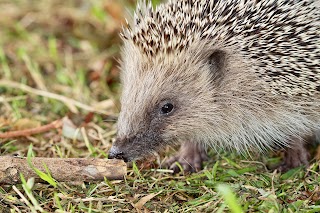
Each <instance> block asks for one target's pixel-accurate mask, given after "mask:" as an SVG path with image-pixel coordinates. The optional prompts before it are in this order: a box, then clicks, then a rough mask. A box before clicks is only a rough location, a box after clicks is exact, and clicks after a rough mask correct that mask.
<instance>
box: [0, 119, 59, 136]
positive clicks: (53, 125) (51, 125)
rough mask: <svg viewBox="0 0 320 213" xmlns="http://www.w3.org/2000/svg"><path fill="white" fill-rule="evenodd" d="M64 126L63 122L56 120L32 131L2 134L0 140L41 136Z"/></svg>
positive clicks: (25, 130)
mask: <svg viewBox="0 0 320 213" xmlns="http://www.w3.org/2000/svg"><path fill="white" fill-rule="evenodd" d="M61 126H62V120H61V119H59V120H55V121H53V122H51V123H49V124H47V125H44V126H40V127H35V128H31V129H24V130H17V131H9V132H3V133H1V132H0V138H15V137H22V136H30V135H34V134H39V133H42V132H47V131H49V130H50V129H58V128H60V127H61Z"/></svg>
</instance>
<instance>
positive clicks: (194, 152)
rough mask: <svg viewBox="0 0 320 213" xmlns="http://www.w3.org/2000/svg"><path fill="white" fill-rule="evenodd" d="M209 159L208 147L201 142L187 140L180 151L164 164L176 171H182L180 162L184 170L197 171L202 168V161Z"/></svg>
mask: <svg viewBox="0 0 320 213" xmlns="http://www.w3.org/2000/svg"><path fill="white" fill-rule="evenodd" d="M207 159H208V156H207V152H206V149H205V148H204V147H203V146H202V145H201V144H198V143H192V142H185V143H183V144H182V145H181V147H180V150H179V152H178V153H177V154H175V155H174V156H172V157H170V158H169V159H168V160H167V161H165V163H164V164H165V165H166V166H167V167H169V168H170V169H172V170H173V171H174V172H175V173H177V172H179V171H180V169H179V167H178V165H177V164H176V163H177V162H178V163H180V165H181V166H182V168H183V170H184V172H197V171H199V170H201V168H202V162H203V161H205V160H207Z"/></svg>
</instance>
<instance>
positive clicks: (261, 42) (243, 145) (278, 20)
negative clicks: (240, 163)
mask: <svg viewBox="0 0 320 213" xmlns="http://www.w3.org/2000/svg"><path fill="white" fill-rule="evenodd" d="M319 11H320V9H319V8H316V4H315V2H313V1H309V0H284V1H282V0H279V1H277V0H262V1H256V0H214V1H207V0H181V1H178V0H176V1H175V0H171V1H169V2H167V3H165V4H162V5H160V6H159V7H157V8H156V9H155V10H154V9H152V8H151V6H150V5H149V6H146V5H145V4H142V5H140V6H138V9H137V11H136V13H135V17H134V23H132V24H129V25H128V28H127V29H125V30H124V32H123V34H122V36H123V38H124V39H123V40H124V46H123V49H122V65H121V69H122V73H121V81H122V85H123V91H122V98H121V104H122V108H121V113H120V116H119V120H118V136H117V140H116V142H115V143H114V145H113V147H112V149H111V151H110V157H111V158H113V157H115V158H122V159H125V160H128V161H130V160H134V159H138V158H142V157H145V156H147V155H148V154H151V153H153V152H154V151H158V150H159V149H161V147H163V146H164V145H168V144H169V145H171V144H174V143H177V142H183V146H182V151H181V152H180V154H178V155H177V156H176V157H174V158H173V159H171V160H170V161H169V163H170V164H171V163H174V161H179V162H180V163H181V164H183V166H184V167H185V168H186V169H189V170H193V169H199V165H201V161H202V160H203V159H204V155H203V148H202V145H205V146H210V147H213V148H219V147H227V148H233V149H236V150H237V151H240V152H243V151H248V150H250V149H254V150H261V151H263V150H267V149H270V148H274V147H276V146H279V145H281V146H287V147H289V148H288V150H287V151H288V152H287V153H288V156H287V158H286V159H285V168H291V167H295V166H298V165H301V164H307V154H306V152H305V149H304V147H303V143H304V141H303V139H304V138H305V137H306V136H309V135H311V134H313V132H314V131H316V130H317V129H319V124H320V114H319V111H320V109H319V105H320V103H319V97H320V96H319V94H320V93H319V92H320V68H319V66H320V65H319V64H320V12H319ZM166 103H171V104H173V106H174V108H173V111H172V112H170V113H168V114H163V113H161V109H162V107H163V106H164V105H165V104H166ZM195 144H200V146H198V145H195ZM292 156H294V159H293V158H292ZM186 159H187V160H186Z"/></svg>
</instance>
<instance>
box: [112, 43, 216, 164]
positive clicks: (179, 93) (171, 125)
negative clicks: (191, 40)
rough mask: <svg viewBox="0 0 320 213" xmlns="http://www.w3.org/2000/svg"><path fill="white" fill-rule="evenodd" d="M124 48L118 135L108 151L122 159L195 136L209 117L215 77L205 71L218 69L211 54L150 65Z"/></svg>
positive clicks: (213, 106)
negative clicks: (207, 57)
mask: <svg viewBox="0 0 320 213" xmlns="http://www.w3.org/2000/svg"><path fill="white" fill-rule="evenodd" d="M130 48H132V47H126V48H125V49H124V55H123V64H122V76H121V77H122V84H123V91H122V97H121V112H120V115H119V119H118V135H117V138H116V141H115V143H114V144H113V146H112V148H111V150H110V153H109V157H110V158H119V159H124V160H125V161H131V160H135V159H139V158H142V157H145V156H146V155H149V154H151V153H153V152H155V151H158V150H159V149H160V148H161V147H164V146H165V145H168V144H169V145H171V144H173V143H175V142H178V141H181V140H193V139H195V138H197V137H198V134H199V132H201V131H202V128H203V127H204V126H205V123H208V122H210V121H209V120H208V117H210V116H212V115H209V113H210V110H208V104H210V106H211V109H214V108H215V105H214V101H212V96H213V94H214V93H215V90H216V89H215V88H214V87H213V86H212V78H213V77H214V78H218V75H212V73H211V70H212V67H213V66H214V67H215V68H214V69H217V67H218V65H217V64H215V65H213V61H212V60H213V59H214V60H216V59H215V58H212V57H211V58H209V59H211V61H210V60H208V61H207V60H203V59H202V58H201V57H200V56H199V55H196V54H195V53H194V52H191V53H190V54H189V56H187V57H185V56H184V57H182V56H177V57H176V58H174V59H173V58H169V59H168V58H166V59H164V60H155V61H153V62H152V63H151V62H148V61H146V59H145V57H144V58H143V56H142V55H141V54H140V53H139V51H137V50H136V49H134V48H132V49H130ZM217 54H218V53H215V56H217ZM218 55H219V58H220V56H222V55H220V53H219V54H218ZM210 62H211V63H210ZM216 62H218V61H216ZM216 74H217V73H216Z"/></svg>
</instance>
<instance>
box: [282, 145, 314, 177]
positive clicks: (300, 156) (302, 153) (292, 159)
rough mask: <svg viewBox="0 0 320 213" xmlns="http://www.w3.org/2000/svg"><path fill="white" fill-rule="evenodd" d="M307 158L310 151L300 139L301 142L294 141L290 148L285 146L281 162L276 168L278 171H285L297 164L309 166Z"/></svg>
mask: <svg viewBox="0 0 320 213" xmlns="http://www.w3.org/2000/svg"><path fill="white" fill-rule="evenodd" d="M309 158H310V153H309V152H308V150H307V149H306V148H305V146H304V144H303V142H302V141H301V143H296V144H294V145H292V147H291V148H287V149H286V150H285V156H284V159H283V162H282V164H281V165H280V166H279V168H278V170H279V171H280V172H286V171H288V170H290V169H293V168H296V167H298V166H309V161H308V159H309Z"/></svg>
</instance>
